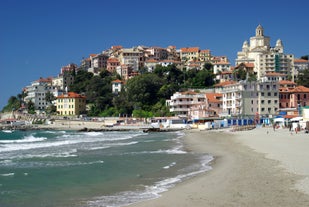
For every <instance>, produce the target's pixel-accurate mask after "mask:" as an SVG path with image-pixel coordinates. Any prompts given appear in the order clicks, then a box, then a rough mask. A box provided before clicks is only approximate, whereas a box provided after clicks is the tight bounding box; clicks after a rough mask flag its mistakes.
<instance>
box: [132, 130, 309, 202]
mask: <svg viewBox="0 0 309 207" xmlns="http://www.w3.org/2000/svg"><path fill="white" fill-rule="evenodd" d="M184 139H185V143H186V147H187V149H188V150H190V151H193V152H196V153H205V152H207V153H210V154H212V155H214V156H215V160H214V161H213V163H212V167H213V169H212V170H210V171H208V172H206V173H203V174H201V175H199V176H197V177H195V178H192V179H190V180H187V181H185V182H183V183H180V184H178V185H177V186H176V187H174V188H172V189H170V190H169V191H167V192H165V193H163V195H162V196H161V197H160V198H158V199H154V200H148V201H144V202H141V203H137V204H134V205H131V206H132V207H144V206H147V207H149V206H156V207H164V206H169V207H170V206H178V207H185V206H186V207H189V206H190V207H192V206H194V207H199V206H201V207H202V206H203V207H205V206H215V207H216V206H238V207H239V206H246V207H248V206H250V207H261V206H274V207H275V206H276V207H277V206H281V207H282V206H287V207H291V206H293V207H296V206H299V207H303V206H309V190H308V189H309V188H308V187H309V182H308V177H309V162H308V161H307V158H308V157H309V152H308V150H307V148H308V146H309V135H308V134H305V133H304V132H300V133H298V134H295V132H294V133H293V134H291V132H289V130H288V129H280V130H276V131H273V129H272V128H257V129H254V130H251V131H241V132H224V131H213V132H209V131H198V130H189V131H187V132H186V136H185V137H184Z"/></svg>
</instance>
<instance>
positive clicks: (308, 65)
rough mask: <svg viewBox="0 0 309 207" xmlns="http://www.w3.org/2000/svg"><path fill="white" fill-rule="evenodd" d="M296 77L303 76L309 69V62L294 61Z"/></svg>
mask: <svg viewBox="0 0 309 207" xmlns="http://www.w3.org/2000/svg"><path fill="white" fill-rule="evenodd" d="M294 67H295V76H296V77H297V76H298V75H299V74H302V73H303V72H304V70H308V69H309V61H308V60H304V59H294Z"/></svg>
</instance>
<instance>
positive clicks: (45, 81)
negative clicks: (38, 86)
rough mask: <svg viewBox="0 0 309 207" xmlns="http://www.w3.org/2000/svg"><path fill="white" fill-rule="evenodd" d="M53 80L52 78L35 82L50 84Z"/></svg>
mask: <svg viewBox="0 0 309 207" xmlns="http://www.w3.org/2000/svg"><path fill="white" fill-rule="evenodd" d="M52 80H53V78H51V77H48V78H40V79H39V80H37V82H40V83H51V82H52Z"/></svg>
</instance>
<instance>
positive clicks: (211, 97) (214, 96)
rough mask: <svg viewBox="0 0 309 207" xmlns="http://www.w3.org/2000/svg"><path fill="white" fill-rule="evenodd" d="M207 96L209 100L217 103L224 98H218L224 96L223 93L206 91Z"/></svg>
mask: <svg viewBox="0 0 309 207" xmlns="http://www.w3.org/2000/svg"><path fill="white" fill-rule="evenodd" d="M205 95H206V98H207V99H208V101H209V102H212V103H214V102H216V103H220V102H222V100H219V99H217V97H222V94H221V93H206V94H205Z"/></svg>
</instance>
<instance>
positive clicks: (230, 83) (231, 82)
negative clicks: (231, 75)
mask: <svg viewBox="0 0 309 207" xmlns="http://www.w3.org/2000/svg"><path fill="white" fill-rule="evenodd" d="M235 83H237V82H236V81H224V82H222V83H217V84H216V85H215V87H222V86H227V85H232V84H235Z"/></svg>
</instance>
